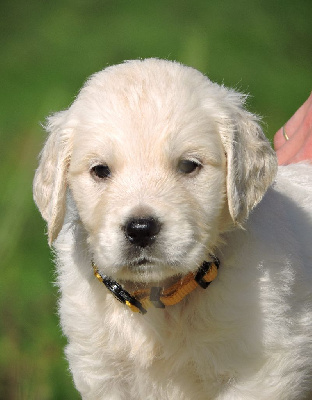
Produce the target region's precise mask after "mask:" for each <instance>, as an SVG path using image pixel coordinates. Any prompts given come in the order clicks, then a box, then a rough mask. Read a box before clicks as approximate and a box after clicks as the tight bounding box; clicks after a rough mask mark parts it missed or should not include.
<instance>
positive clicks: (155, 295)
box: [92, 256, 220, 314]
mask: <svg viewBox="0 0 312 400" xmlns="http://www.w3.org/2000/svg"><path fill="white" fill-rule="evenodd" d="M212 258H213V261H209V262H208V261H204V262H203V264H202V265H201V267H200V268H199V269H198V271H197V272H196V273H193V272H190V273H189V274H187V275H186V276H185V277H184V278H182V279H180V280H179V281H178V282H176V283H174V284H173V285H172V286H170V287H169V288H166V289H165V288H162V287H152V288H149V289H142V290H137V291H135V292H133V293H131V294H130V293H129V292H127V291H126V290H125V289H124V288H123V287H122V286H121V285H120V284H119V283H118V282H116V281H114V280H113V279H111V278H110V277H108V276H106V275H103V274H101V273H100V272H99V270H98V268H97V266H96V265H95V264H94V263H93V262H92V266H93V270H94V275H95V276H96V277H97V278H98V280H99V281H100V282H102V283H104V285H105V286H106V287H107V289H108V290H109V291H110V292H111V293H112V294H113V295H114V296H115V297H116V299H117V300H119V301H120V302H121V303H124V304H126V305H127V306H128V307H129V308H130V309H131V310H132V311H134V312H140V313H141V314H145V313H146V309H147V308H148V307H150V306H151V305H154V307H156V308H165V307H166V306H172V305H174V304H177V303H179V302H180V301H181V300H182V299H183V298H184V297H185V296H187V295H188V294H189V293H191V292H192V291H193V290H194V289H196V288H197V287H198V286H201V287H202V288H203V289H206V288H207V287H208V286H209V285H210V283H211V282H212V281H213V280H214V279H215V278H216V277H217V274H218V268H219V265H220V261H219V260H218V258H217V257H215V256H212Z"/></svg>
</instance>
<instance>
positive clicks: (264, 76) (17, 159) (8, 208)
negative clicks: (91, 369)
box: [0, 0, 312, 400]
mask: <svg viewBox="0 0 312 400" xmlns="http://www.w3.org/2000/svg"><path fill="white" fill-rule="evenodd" d="M0 16H1V17H0V18H1V21H0V32H1V35H0V55H1V61H0V76H1V90H0V157H1V158H0V160H1V163H0V177H1V182H2V183H1V192H0V212H1V220H0V221H1V223H0V225H1V229H0V260H1V261H0V262H1V278H0V312H1V315H0V399H1V400H11V399H14V400H16V399H19V400H20V399H23V400H24V399H27V400H28V399H31V400H33V399H34V400H37V399H38V400H50V399H51V400H52V399H53V400H54V399H78V398H79V396H78V394H77V393H76V391H75V389H74V388H73V384H72V380H71V376H70V373H69V372H68V367H67V364H66V361H65V360H64V356H63V346H64V344H65V339H64V338H62V335H61V332H60V329H59V325H58V318H57V315H56V304H57V289H56V288H55V287H54V286H53V281H54V280H55V276H54V268H53V264H52V255H51V253H50V251H49V248H48V246H47V243H46V237H45V235H44V231H45V225H44V223H43V221H42V220H41V217H40V215H39V213H38V212H37V210H36V208H35V206H34V204H33V201H32V178H33V174H34V170H35V168H36V164H37V155H38V153H39V151H40V148H41V146H42V143H43V141H44V137H45V135H44V133H43V130H42V128H41V125H40V123H42V122H44V120H45V117H46V116H47V115H48V114H50V113H51V112H53V111H57V110H61V109H63V108H66V107H68V106H69V104H70V103H71V102H72V101H73V99H74V97H75V95H76V94H77V92H78V90H79V88H80V87H81V85H82V84H83V82H84V81H85V79H86V78H87V77H88V76H89V75H90V74H92V73H94V72H96V71H98V70H101V69H102V68H104V67H106V66H108V65H111V64H115V63H119V62H121V61H123V60H125V59H134V58H145V57H162V58H168V59H174V60H178V61H181V62H183V63H185V64H188V65H191V66H194V67H196V68H198V69H199V70H201V71H202V72H204V73H205V74H207V75H208V76H209V77H210V78H211V79H212V80H214V81H217V82H219V83H224V84H225V85H227V86H234V87H236V88H238V89H239V90H241V91H243V92H246V93H250V94H251V95H252V97H251V98H250V100H249V106H250V108H251V110H252V111H255V112H257V113H259V114H261V115H263V117H264V129H265V131H266V133H267V135H268V136H269V137H270V138H272V136H273V134H274V132H275V131H276V130H277V129H278V128H279V127H280V126H282V124H283V123H284V122H286V120H287V119H288V118H289V117H290V116H291V115H292V114H293V113H294V111H295V110H296V109H297V108H298V107H299V106H300V105H301V104H302V103H303V102H304V100H305V99H306V98H307V97H308V95H309V93H310V91H311V87H312V85H311V78H312V74H311V66H312V34H311V21H312V2H311V1H310V0H297V1H293V0H291V1H289V0H283V1H281V0H280V1H274V0H263V1H255V0H250V1H245V0H236V1H235V2H234V1H231V0H212V1H209V0H193V1H184V0H180V1H174V0H158V1H136V0H128V1H126V0H114V1H112V0H104V1H100V0H90V1H86V0H53V1H38V0H37V1H36V0H35V1H34V0H29V1H23V2H22V1H20V0H16V1H14V0H13V1H12V0H2V1H1V5H0Z"/></svg>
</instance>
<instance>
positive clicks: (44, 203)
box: [33, 111, 73, 245]
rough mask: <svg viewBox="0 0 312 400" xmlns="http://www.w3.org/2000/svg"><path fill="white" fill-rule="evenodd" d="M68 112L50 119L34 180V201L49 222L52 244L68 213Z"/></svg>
mask: <svg viewBox="0 0 312 400" xmlns="http://www.w3.org/2000/svg"><path fill="white" fill-rule="evenodd" d="M67 113H68V111H61V112H58V113H56V114H54V115H52V116H51V117H49V118H48V123H47V125H46V130H47V132H48V133H49V136H48V139H47V141H46V143H45V145H44V148H43V149H42V152H41V154H40V162H39V166H38V169H37V171H36V174H35V178H34V183H33V194H34V200H35V202H36V204H37V206H38V208H39V210H40V212H41V214H42V216H43V218H44V219H45V220H46V221H47V223H48V240H49V245H51V244H52V242H53V241H54V239H56V237H57V235H58V233H59V232H60V230H61V228H62V225H63V222H64V216H65V208H66V188H67V171H68V166H69V163H70V154H71V136H72V131H73V129H72V128H70V127H66V124H65V123H66V121H67Z"/></svg>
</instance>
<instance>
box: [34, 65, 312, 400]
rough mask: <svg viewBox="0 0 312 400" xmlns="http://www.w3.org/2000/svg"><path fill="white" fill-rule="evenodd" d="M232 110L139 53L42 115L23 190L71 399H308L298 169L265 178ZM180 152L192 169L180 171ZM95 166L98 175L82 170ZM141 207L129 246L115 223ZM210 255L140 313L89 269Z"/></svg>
mask: <svg viewBox="0 0 312 400" xmlns="http://www.w3.org/2000/svg"><path fill="white" fill-rule="evenodd" d="M243 106H244V96H242V95H240V94H238V93H236V92H234V91H233V90H229V89H227V88H224V87H221V86H218V85H216V84H214V83H212V82H210V81H209V80H208V79H207V78H206V77H204V76H203V75H202V74H200V73H199V72H198V71H196V70H194V69H191V68H188V67H185V66H182V65H180V64H178V63H172V62H169V61H163V60H154V59H150V60H144V61H132V62H127V63H125V64H122V65H118V66H114V67H110V68H107V69H105V70H103V71H101V72H99V73H97V74H95V75H94V76H93V77H91V79H90V80H89V81H88V82H87V83H86V85H85V86H84V88H83V89H82V90H81V92H80V94H79V96H78V97H77V99H76V100H75V102H74V103H73V105H72V106H71V107H70V108H69V109H68V110H66V111H64V112H61V113H57V114H55V115H54V116H52V117H51V118H50V119H49V122H48V126H47V129H48V131H49V132H50V136H49V138H48V141H47V143H46V145H45V148H44V150H43V152H42V155H41V162H40V165H39V168H38V170H37V173H36V177H35V181H34V195H35V200H36V203H37V205H38V207H39V209H40V211H41V212H42V214H43V217H44V218H45V219H46V220H47V222H48V233H49V241H50V243H52V242H53V241H54V243H53V244H54V247H55V250H56V254H57V267H58V277H59V278H58V282H59V286H60V290H61V299H60V317H61V323H62V328H63V331H64V333H65V334H66V336H67V337H68V342H69V343H68V345H67V348H66V355H67V357H68V360H69V364H70V369H71V371H72V373H73V377H74V381H75V384H76V387H77V389H78V390H79V391H80V393H81V394H82V397H83V399H89V400H95V399H98V400H100V399H105V400H125V399H127V400H128V399H133V400H137V399H142V400H143V399H144V400H145V399H150V400H159V399H162V400H166V399H170V400H193V399H196V400H203V399H214V400H244V399H248V400H251V399H255V400H264V399H267V400H287V399H289V400H295V399H298V400H299V399H300V400H302V399H310V398H311V396H312V377H311V374H312V296H311V293H312V288H311V284H312V266H311V264H312V206H311V204H312V179H311V178H312V167H311V166H310V165H308V164H299V165H293V166H289V167H281V168H279V172H278V174H277V179H276V181H275V182H274V183H273V185H272V186H271V187H270V185H271V183H272V182H273V180H274V178H275V174H276V158H275V155H274V152H273V150H272V149H271V147H270V145H269V143H268V142H267V140H266V139H265V137H264V135H263V133H262V131H261V129H260V127H259V125H258V122H257V118H256V117H255V116H254V115H252V114H250V113H248V112H247V111H246V110H245V109H244V107H243ZM181 159H190V160H193V161H197V162H200V164H201V168H200V169H198V170H196V171H195V172H194V173H192V174H189V175H188V174H183V173H182V172H181V171H179V169H178V163H179V160H181ZM97 164H106V165H108V166H109V167H110V170H111V177H109V178H107V179H103V180H99V179H94V177H93V176H92V174H90V169H91V168H92V167H93V166H94V165H97ZM66 193H67V195H66ZM66 197H67V205H66ZM147 214H151V215H153V216H156V217H157V218H158V219H159V220H160V221H161V231H160V233H159V235H158V236H157V239H156V241H155V243H154V244H153V245H152V246H148V247H146V248H142V249H140V251H138V250H137V249H136V250H134V249H133V245H131V244H129V243H128V242H127V240H126V238H125V235H124V232H123V229H122V226H124V224H125V221H127V219H128V218H129V217H131V216H145V215H147ZM64 216H65V220H64ZM56 238H57V239H56ZM55 239H56V240H55ZM211 252H212V253H214V254H216V255H217V256H218V257H219V258H220V261H221V266H220V269H219V275H218V277H217V279H216V280H215V281H214V282H213V283H212V284H211V285H210V286H209V288H208V289H207V290H203V289H201V288H197V289H196V290H195V291H194V292H192V293H191V294H190V295H189V296H188V297H186V298H185V299H184V300H183V301H182V302H180V303H179V304H177V305H175V306H171V307H167V308H166V309H165V310H163V309H156V308H150V309H148V312H147V314H146V315H144V316H143V315H140V314H134V313H132V312H131V311H130V310H129V309H128V308H127V307H126V306H124V305H123V304H121V303H119V302H118V301H117V300H116V299H115V298H114V297H113V296H112V295H111V294H110V293H109V292H108V291H107V289H106V288H105V287H104V285H102V284H101V283H100V282H99V281H98V280H97V279H96V278H95V277H94V276H93V271H92V268H91V259H92V258H93V259H94V260H95V262H96V264H97V265H98V267H99V269H100V271H101V272H102V273H104V274H107V275H109V276H111V277H112V278H114V279H116V280H118V281H119V282H121V283H122V284H123V285H124V286H125V288H127V289H129V290H130V289H132V288H134V287H136V286H142V285H143V286H151V285H154V284H155V283H156V284H158V285H163V284H164V285H165V284H167V283H168V282H169V281H171V280H175V279H178V277H179V276H183V275H185V274H186V273H188V272H189V271H196V269H197V268H198V267H199V266H200V265H201V263H202V262H203V261H204V260H207V259H209V253H211ZM142 260H146V262H145V264H144V263H143V264H142ZM140 261H141V262H140ZM138 262H140V263H138Z"/></svg>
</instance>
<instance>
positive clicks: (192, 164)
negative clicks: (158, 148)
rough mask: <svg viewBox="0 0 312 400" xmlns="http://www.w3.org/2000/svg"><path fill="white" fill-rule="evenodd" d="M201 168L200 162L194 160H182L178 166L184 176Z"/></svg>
mask: <svg viewBox="0 0 312 400" xmlns="http://www.w3.org/2000/svg"><path fill="white" fill-rule="evenodd" d="M200 167H201V165H200V164H199V163H198V162H196V161H192V160H180V161H179V164H178V169H179V171H180V172H182V173H183V174H191V173H192V172H194V171H196V169H199V168H200Z"/></svg>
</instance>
